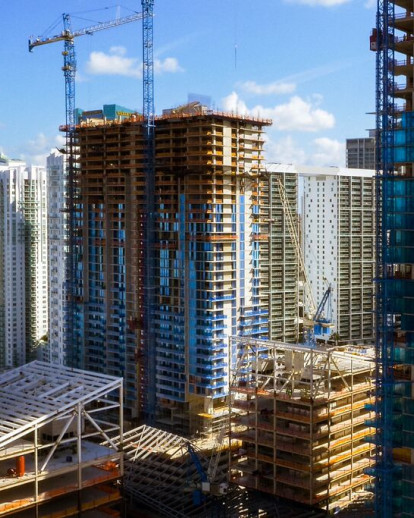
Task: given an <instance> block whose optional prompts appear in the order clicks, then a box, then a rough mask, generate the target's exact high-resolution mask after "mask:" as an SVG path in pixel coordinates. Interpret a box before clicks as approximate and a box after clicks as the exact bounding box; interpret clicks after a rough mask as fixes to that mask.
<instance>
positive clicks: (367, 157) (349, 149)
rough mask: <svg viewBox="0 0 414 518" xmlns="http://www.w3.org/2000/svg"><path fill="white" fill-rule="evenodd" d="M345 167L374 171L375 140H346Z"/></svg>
mask: <svg viewBox="0 0 414 518" xmlns="http://www.w3.org/2000/svg"><path fill="white" fill-rule="evenodd" d="M346 167H347V168H351V169H375V138H374V136H370V137H367V138H350V139H346Z"/></svg>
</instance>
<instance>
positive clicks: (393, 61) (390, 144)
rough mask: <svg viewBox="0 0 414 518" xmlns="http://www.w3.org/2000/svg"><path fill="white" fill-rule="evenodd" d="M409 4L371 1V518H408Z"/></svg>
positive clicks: (412, 471) (412, 34) (411, 425)
mask: <svg viewBox="0 0 414 518" xmlns="http://www.w3.org/2000/svg"><path fill="white" fill-rule="evenodd" d="M413 12H414V9H413V6H412V5H410V4H406V3H404V2H402V1H400V0H395V1H389V2H385V3H384V4H382V3H381V2H379V3H378V14H377V28H376V29H375V30H374V31H373V34H372V36H371V49H372V50H376V51H377V62H376V65H377V84H376V88H377V98H376V113H377V132H378V135H379V137H378V138H379V142H378V144H379V146H378V149H379V153H378V162H377V174H378V183H377V190H378V193H379V196H378V200H377V206H378V219H377V224H378V233H379V236H378V242H379V247H378V251H377V272H376V275H377V278H378V282H377V291H376V303H377V312H376V317H377V319H376V344H377V357H378V368H377V377H378V379H377V383H378V387H379V391H378V398H377V408H378V418H377V421H376V426H377V430H376V437H374V438H373V441H374V440H375V442H376V444H377V445H378V458H377V466H378V468H377V470H376V471H375V474H376V484H375V486H376V487H375V491H376V492H375V497H376V516H378V517H380V516H381V517H387V518H388V517H391V516H392V517H402V518H408V517H413V516H414V498H413V495H414V388H413V383H414V313H413V304H412V301H413V300H414V254H413V246H414V234H413V229H414V219H413V212H414V188H413V173H414V153H413V142H414V140H413V127H414V115H413V113H414V105H413V101H414V90H413V77H414V67H413V59H414V50H413V44H412V42H413V38H414V23H413Z"/></svg>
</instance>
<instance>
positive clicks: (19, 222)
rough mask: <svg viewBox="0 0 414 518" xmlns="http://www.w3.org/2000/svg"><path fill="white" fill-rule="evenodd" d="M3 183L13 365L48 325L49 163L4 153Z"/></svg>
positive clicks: (0, 239) (0, 261) (4, 274)
mask: <svg viewBox="0 0 414 518" xmlns="http://www.w3.org/2000/svg"><path fill="white" fill-rule="evenodd" d="M0 189H1V191H0V366H1V367H13V366H18V365H22V364H24V363H25V362H26V361H28V360H29V359H30V358H31V356H32V355H34V354H35V350H36V347H37V346H38V344H39V341H40V340H41V339H42V338H44V337H45V335H46V334H47V328H48V318H47V314H48V312H47V300H48V294H47V220H46V218H47V200H46V173H45V169H44V168H43V167H38V166H31V167H27V166H26V164H25V163H23V162H21V161H15V160H8V159H7V158H6V157H3V156H2V157H1V161H0Z"/></svg>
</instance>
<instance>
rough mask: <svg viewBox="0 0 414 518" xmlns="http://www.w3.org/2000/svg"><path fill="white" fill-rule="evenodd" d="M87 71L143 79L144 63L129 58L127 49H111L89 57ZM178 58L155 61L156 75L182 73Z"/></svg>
mask: <svg viewBox="0 0 414 518" xmlns="http://www.w3.org/2000/svg"><path fill="white" fill-rule="evenodd" d="M86 68H87V71H88V72H89V73H90V74H93V75H112V76H114V75H117V76H126V77H136V78H140V77H142V63H141V62H139V60H138V59H137V58H128V57H127V56H126V49H125V47H121V46H117V47H111V48H110V49H109V53H108V54H106V53H105V52H100V51H94V52H91V53H90V55H89V61H88V62H87V64H86ZM182 71H183V69H182V68H181V67H180V65H179V64H178V60H177V59H176V58H172V57H167V58H165V59H163V60H161V59H158V58H156V59H155V60H154V73H155V74H162V73H164V72H168V73H175V72H182Z"/></svg>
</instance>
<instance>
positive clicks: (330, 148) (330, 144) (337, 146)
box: [309, 137, 345, 166]
mask: <svg viewBox="0 0 414 518" xmlns="http://www.w3.org/2000/svg"><path fill="white" fill-rule="evenodd" d="M313 145H314V152H313V153H312V155H311V157H310V159H309V160H310V162H311V163H312V164H315V165H327V166H331V165H333V166H344V165H345V164H344V162H345V143H344V142H339V141H338V140H333V139H330V138H327V137H321V138H317V139H315V140H314V141H313Z"/></svg>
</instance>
